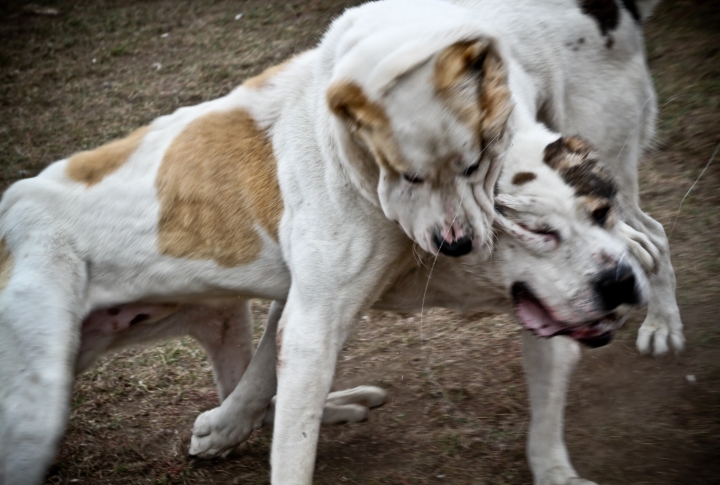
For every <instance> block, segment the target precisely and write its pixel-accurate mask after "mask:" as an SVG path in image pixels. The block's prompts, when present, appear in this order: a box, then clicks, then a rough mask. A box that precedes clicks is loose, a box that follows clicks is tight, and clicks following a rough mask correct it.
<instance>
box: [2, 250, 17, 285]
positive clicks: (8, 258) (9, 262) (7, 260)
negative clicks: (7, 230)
mask: <svg viewBox="0 0 720 485" xmlns="http://www.w3.org/2000/svg"><path fill="white" fill-rule="evenodd" d="M14 265H15V260H14V259H13V256H12V253H11V252H10V250H9V249H8V248H7V244H6V243H5V238H3V239H0V291H2V290H4V289H5V287H6V286H7V284H8V281H10V276H11V275H12V270H13V266H14Z"/></svg>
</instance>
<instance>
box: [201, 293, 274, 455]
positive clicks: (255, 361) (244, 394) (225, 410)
mask: <svg viewBox="0 0 720 485" xmlns="http://www.w3.org/2000/svg"><path fill="white" fill-rule="evenodd" d="M282 311H283V304H282V303H280V302H277V301H274V302H273V303H272V305H271V306H270V314H269V316H268V322H267V325H266V327H265V332H263V335H262V337H261V339H260V343H259V344H258V348H257V351H256V352H255V355H254V356H253V358H252V361H251V362H250V365H249V367H248V368H247V371H246V372H245V373H244V374H243V375H242V378H241V379H240V382H239V384H238V385H237V386H236V387H235V389H234V390H233V391H232V393H230V395H229V396H228V397H227V399H225V400H224V401H223V402H222V404H221V405H220V407H217V408H215V409H211V410H210V411H206V412H204V413H202V414H201V415H200V416H198V417H197V419H196V420H195V425H194V426H193V436H192V440H191V442H190V450H189V453H190V454H191V455H194V456H198V457H200V458H213V457H216V456H219V455H224V454H226V453H229V452H230V451H232V449H233V448H235V447H236V446H237V445H239V444H240V443H242V442H243V441H245V440H246V439H247V438H248V437H249V436H250V433H252V432H253V431H254V430H256V429H258V428H259V427H260V426H262V424H263V419H264V417H265V413H266V411H267V408H268V404H270V401H271V400H272V398H273V396H274V395H275V390H276V388H277V379H276V376H275V360H276V356H277V350H276V345H275V336H276V333H277V325H278V321H279V320H280V316H281V315H282ZM250 342H251V343H252V339H251V340H250Z"/></svg>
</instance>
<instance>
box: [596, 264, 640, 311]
mask: <svg viewBox="0 0 720 485" xmlns="http://www.w3.org/2000/svg"><path fill="white" fill-rule="evenodd" d="M595 291H596V292H597V294H598V296H599V297H600V300H601V301H602V304H603V310H605V311H611V310H614V309H615V308H617V307H619V306H620V305H622V304H623V303H627V304H629V305H634V304H637V303H639V302H640V298H639V296H638V293H637V290H636V288H635V274H634V273H633V270H632V268H631V267H630V266H626V265H622V266H618V267H617V268H615V269H612V270H608V271H604V272H602V273H600V276H599V278H598V279H597V281H596V282H595Z"/></svg>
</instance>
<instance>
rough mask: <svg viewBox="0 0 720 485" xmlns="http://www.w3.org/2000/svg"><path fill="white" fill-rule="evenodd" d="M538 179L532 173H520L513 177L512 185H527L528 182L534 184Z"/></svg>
mask: <svg viewBox="0 0 720 485" xmlns="http://www.w3.org/2000/svg"><path fill="white" fill-rule="evenodd" d="M536 178H537V175H535V174H534V173H532V172H518V173H516V174H515V175H513V178H512V183H513V185H525V184H526V183H528V182H532V181H533V180H535V179H536Z"/></svg>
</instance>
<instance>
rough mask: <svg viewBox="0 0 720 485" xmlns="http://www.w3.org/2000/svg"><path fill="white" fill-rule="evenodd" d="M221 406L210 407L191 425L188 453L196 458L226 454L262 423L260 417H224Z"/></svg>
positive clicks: (223, 455)
mask: <svg viewBox="0 0 720 485" xmlns="http://www.w3.org/2000/svg"><path fill="white" fill-rule="evenodd" d="M224 414H225V413H223V412H222V409H221V408H215V409H211V410H210V411H206V412H204V413H202V414H201V415H200V416H198V417H197V419H196V420H195V425H194V426H193V431H192V433H193V434H192V438H191V440H190V450H189V454H190V455H191V456H195V457H198V458H216V457H225V456H227V455H228V454H229V453H230V452H231V451H232V450H233V449H234V448H235V447H236V446H238V445H239V444H240V443H242V442H243V441H245V440H246V439H248V437H249V436H250V434H251V433H252V432H253V431H254V430H255V429H257V428H259V427H260V426H261V425H262V419H260V420H259V422H258V420H244V419H242V417H240V416H234V417H233V419H225V416H224Z"/></svg>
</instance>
